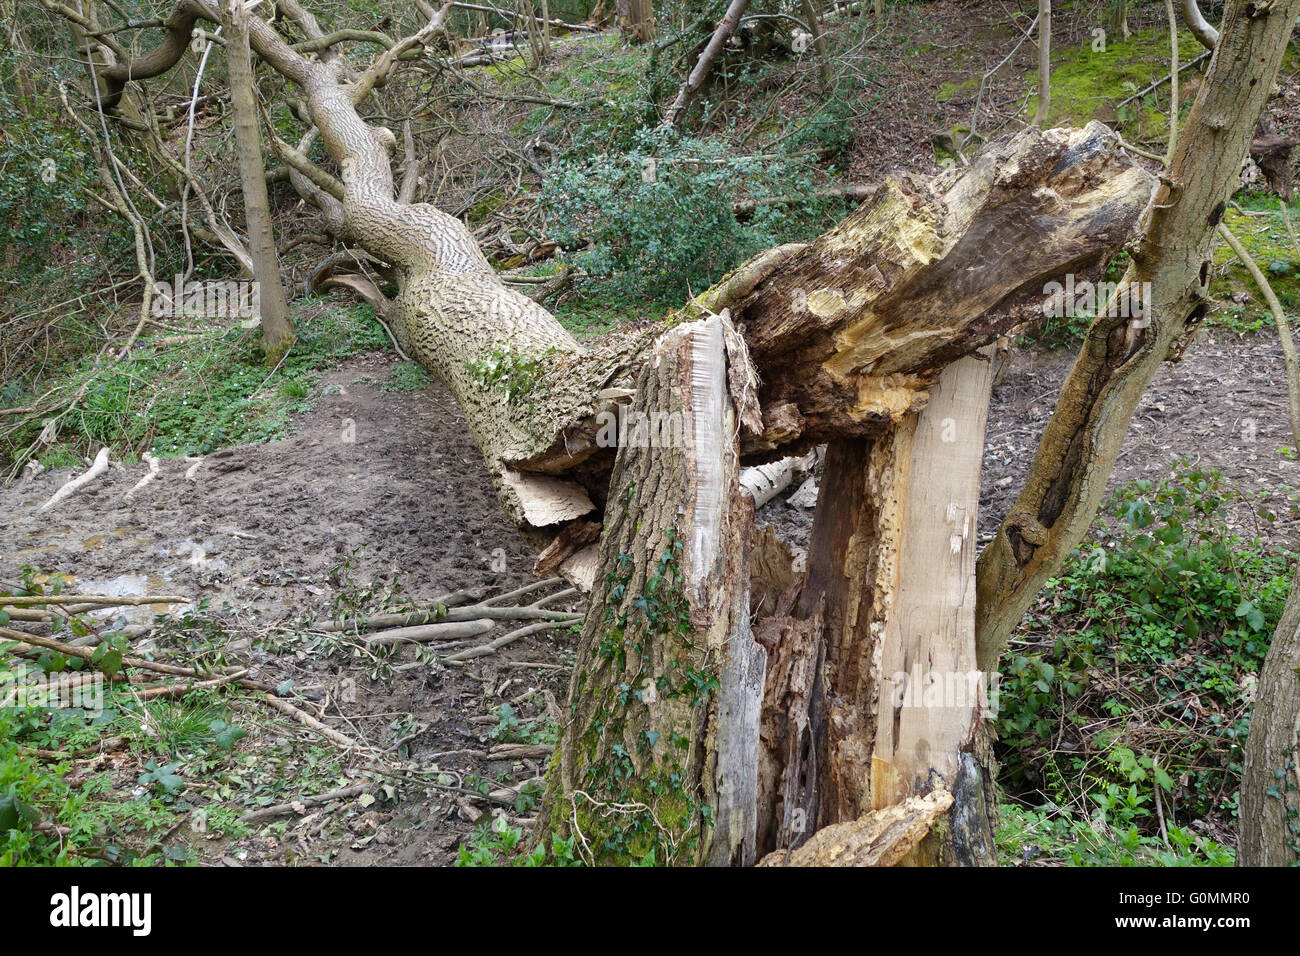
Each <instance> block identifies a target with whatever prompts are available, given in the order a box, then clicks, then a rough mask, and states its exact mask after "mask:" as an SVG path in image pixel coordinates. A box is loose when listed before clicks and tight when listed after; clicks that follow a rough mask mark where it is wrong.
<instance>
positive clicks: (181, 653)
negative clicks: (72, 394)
mask: <svg viewBox="0 0 1300 956" xmlns="http://www.w3.org/2000/svg"><path fill="white" fill-rule="evenodd" d="M23 574H24V579H23V582H22V585H21V586H20V587H16V588H14V589H13V591H12V592H6V594H9V593H12V594H20V595H21V594H28V595H35V594H45V595H56V594H58V593H60V589H61V588H62V587H63V579H62V578H61V577H60V576H58V575H57V574H54V575H51V574H48V573H38V572H37V571H36V570H34V569H32V568H25V569H23ZM38 581H40V582H43V583H37V582H38ZM0 597H3V595H0ZM8 623H9V622H8V621H7V620H5V619H3V612H0V625H4V624H8ZM97 629H98V630H97ZM92 631H96V633H97V634H98V636H99V638H100V643H99V645H98V647H99V648H101V650H99V651H98V652H97V653H96V655H95V657H94V659H93V660H92V661H89V662H88V661H83V660H81V659H80V658H75V657H66V656H63V655H61V654H59V653H56V652H52V651H42V652H40V653H39V654H31V655H26V656H24V655H21V654H19V653H17V652H16V650H15V645H14V644H13V643H12V642H9V641H4V640H0V866H101V865H115V866H123V865H127V866H166V865H185V864H190V863H195V862H200V861H203V860H211V859H213V858H219V857H220V856H221V855H222V854H224V853H227V852H232V853H236V854H239V853H241V852H242V851H240V850H239V849H237V846H238V845H239V841H242V840H244V839H245V838H248V837H251V836H254V835H257V834H259V833H264V834H267V835H269V836H272V837H283V835H284V831H285V827H286V825H287V822H286V820H285V818H278V819H270V820H264V821H259V822H252V821H250V822H242V821H241V820H240V817H241V816H242V815H243V814H245V813H246V812H248V811H250V810H255V809H259V808H263V807H267V806H270V805H272V804H280V803H285V802H287V801H290V800H294V799H301V798H302V797H303V796H307V795H311V794H314V793H321V792H325V791H330V790H334V789H338V788H339V787H342V786H347V785H349V783H355V781H349V779H348V777H347V775H346V773H345V768H344V765H343V762H342V758H341V757H340V755H339V753H338V752H337V751H335V750H331V749H330V748H329V747H326V746H323V745H321V744H319V743H317V742H316V741H315V740H314V739H313V738H308V739H302V738H301V737H300V735H299V734H298V732H297V730H295V729H294V728H293V726H292V725H291V723H286V721H287V718H283V717H281V716H279V715H278V714H274V713H273V712H269V711H267V710H266V708H265V707H264V705H261V704H259V703H258V701H257V700H256V695H251V694H250V692H247V691H243V690H240V689H239V688H238V687H237V686H234V685H230V686H227V687H224V688H221V689H200V690H193V691H190V692H189V693H186V694H184V695H183V696H180V697H178V698H176V699H166V698H155V699H148V700H141V699H140V698H139V697H138V696H137V695H138V693H139V692H140V691H141V690H143V689H145V688H146V687H148V686H149V685H148V684H141V683H139V681H138V679H137V680H133V682H132V683H124V682H122V681H121V677H122V674H123V670H122V663H123V661H122V656H123V652H124V651H126V650H128V645H127V641H126V639H125V637H124V636H123V635H122V634H121V632H120V631H117V630H114V629H113V628H112V626H111V622H110V626H105V625H104V623H103V622H102V621H93V620H90V619H88V618H84V617H80V616H73V617H65V618H60V619H58V620H57V621H56V622H55V623H54V633H55V634H56V635H59V634H60V633H65V632H66V633H68V634H73V635H83V634H89V633H91V632H92ZM153 637H154V640H155V641H156V646H157V649H156V650H155V651H154V656H155V657H164V658H168V657H170V658H173V659H174V660H175V661H176V662H177V663H185V664H187V665H189V666H195V667H196V668H197V669H198V670H199V671H200V673H202V674H210V673H213V672H215V669H216V668H218V667H221V666H223V665H226V664H227V663H229V662H228V661H227V658H226V651H225V648H226V645H227V643H228V640H229V633H228V619H227V618H226V617H225V615H224V614H222V613H218V612H215V611H212V610H210V609H209V608H207V607H206V606H205V605H200V606H199V607H198V608H196V609H195V610H194V611H192V612H189V613H186V614H183V615H180V616H176V617H159V618H157V619H156V620H155V629H154V632H153ZM73 682H76V683H75V685H74V684H73ZM52 683H56V684H57V685H61V686H63V687H64V688H65V689H64V690H63V692H62V693H61V694H59V695H57V696H49V695H48V694H47V695H46V696H41V693H40V687H41V686H42V684H43V685H44V687H46V688H47V689H48V688H49V687H50V686H51V684H52ZM74 686H75V689H73V687H74ZM282 692H284V693H288V692H289V691H288V689H286V688H282ZM340 825H343V824H342V821H341V820H340ZM286 852H287V851H286ZM282 862H293V861H292V860H291V859H288V858H287V857H286V859H285V860H283V861H282ZM322 862H328V860H324V861H322Z"/></svg>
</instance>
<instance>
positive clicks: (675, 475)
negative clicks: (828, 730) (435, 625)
mask: <svg viewBox="0 0 1300 956" xmlns="http://www.w3.org/2000/svg"><path fill="white" fill-rule="evenodd" d="M728 338H731V339H732V341H733V348H734V347H738V348H740V349H741V350H742V351H743V346H740V345H739V339H738V337H736V336H735V335H734V332H732V331H731V329H730V323H729V320H728V319H727V318H726V317H725V316H718V315H713V316H709V317H706V318H703V319H700V320H698V321H695V322H691V323H688V324H684V325H681V326H679V327H677V328H675V329H673V330H672V331H670V332H668V333H667V334H665V335H664V336H663V338H662V339H661V340H660V341H659V342H658V343H657V344H656V346H655V348H654V350H653V352H652V353H651V355H650V356H648V361H647V364H646V367H645V369H644V370H643V372H642V374H641V376H640V377H639V380H638V383H637V395H636V400H635V403H634V407H636V408H640V409H645V410H647V411H648V410H662V411H664V412H666V413H667V414H668V415H669V416H671V418H672V420H674V421H677V420H679V421H680V423H681V424H680V429H672V430H671V431H670V432H668V433H661V434H660V435H658V436H655V435H650V436H647V440H646V441H644V442H642V441H630V442H628V443H627V444H624V445H623V446H622V447H620V448H619V451H618V457H617V460H616V462H615V465H614V473H613V476H612V479H611V484H610V501H609V505H608V507H607V509H606V514H605V531H604V534H603V536H602V538H601V543H600V560H599V564H598V567H597V575H596V578H595V587H594V590H593V592H592V608H593V610H592V611H591V612H590V613H589V614H588V615H587V619H586V622H585V624H584V626H583V630H582V636H581V638H580V640H579V645H578V650H577V657H576V660H575V661H574V667H573V676H572V679H571V685H570V692H569V711H568V713H567V715H566V719H565V722H564V731H563V737H562V739H561V741H560V744H559V746H558V747H557V751H556V753H557V756H556V760H555V761H554V762H553V764H552V767H551V776H550V778H549V782H548V789H549V792H548V794H547V798H546V802H545V806H546V808H547V809H546V820H545V826H544V827H542V828H541V830H542V831H544V832H549V833H555V834H558V835H561V836H567V837H568V838H570V839H572V840H573V841H574V852H575V854H576V855H579V856H580V857H581V858H582V859H584V860H586V861H587V862H589V863H611V862H617V861H626V860H629V859H632V860H643V859H647V858H648V859H652V860H654V861H655V862H657V863H698V862H709V863H718V864H730V863H736V864H749V863H753V862H754V861H755V860H756V854H755V798H754V795H755V791H756V789H757V780H758V710H759V702H760V698H761V695H762V688H763V669H764V654H763V650H762V648H760V647H759V646H758V645H757V644H756V643H755V642H754V639H753V636H752V635H751V633H750V627H749V586H748V585H749V582H748V579H747V577H746V574H747V571H746V568H747V561H746V552H747V550H748V536H749V534H750V532H751V530H752V526H753V520H752V515H753V505H752V502H751V501H750V499H749V497H748V495H746V494H744V493H743V492H742V490H741V486H740V482H739V455H738V452H737V448H736V442H735V441H734V439H733V437H732V436H733V435H734V434H735V433H736V431H737V429H738V428H739V427H740V414H739V412H738V410H737V404H736V402H734V401H733V399H732V396H731V393H730V391H729V383H728V356H727V344H726V340H727V339H728ZM677 437H680V441H677V440H676V439H677ZM665 438H667V439H668V440H666V441H665V440H663V439H665Z"/></svg>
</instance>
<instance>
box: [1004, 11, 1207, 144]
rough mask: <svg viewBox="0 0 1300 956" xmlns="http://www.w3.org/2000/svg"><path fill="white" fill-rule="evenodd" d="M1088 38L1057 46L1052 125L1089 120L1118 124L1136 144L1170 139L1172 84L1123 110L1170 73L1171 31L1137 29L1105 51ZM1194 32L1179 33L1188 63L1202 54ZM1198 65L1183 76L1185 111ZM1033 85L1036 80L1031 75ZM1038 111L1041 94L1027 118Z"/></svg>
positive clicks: (1181, 50)
mask: <svg viewBox="0 0 1300 956" xmlns="http://www.w3.org/2000/svg"><path fill="white" fill-rule="evenodd" d="M1091 44H1092V40H1091V37H1089V38H1088V40H1087V42H1084V43H1078V44H1069V45H1064V44H1062V45H1056V46H1053V48H1052V81H1051V82H1052V100H1051V104H1050V105H1049V107H1048V122H1047V125H1048V126H1083V125H1084V124H1086V123H1087V122H1089V121H1090V120H1094V119H1097V120H1101V121H1102V122H1105V123H1110V124H1112V125H1117V126H1118V127H1119V128H1120V130H1121V131H1122V132H1123V134H1124V136H1125V137H1126V138H1127V139H1129V140H1130V141H1132V142H1136V143H1141V142H1146V143H1159V142H1161V141H1163V140H1165V139H1167V138H1168V135H1169V124H1168V110H1169V87H1168V85H1163V86H1160V87H1157V88H1156V89H1155V90H1153V91H1151V92H1150V93H1148V94H1146V95H1145V96H1143V97H1142V98H1141V100H1135V101H1133V102H1132V103H1128V104H1126V105H1125V106H1123V107H1120V108H1119V110H1118V111H1117V110H1116V105H1117V104H1118V103H1119V102H1120V101H1121V100H1123V99H1125V98H1127V97H1129V96H1132V95H1133V94H1134V93H1136V92H1138V91H1139V90H1141V89H1144V88H1145V87H1146V86H1148V85H1149V84H1150V83H1152V82H1153V81H1155V80H1157V79H1159V78H1160V77H1162V76H1164V75H1165V74H1166V73H1168V72H1169V31H1168V29H1167V28H1163V27H1152V28H1149V29H1145V30H1137V31H1135V32H1134V33H1133V35H1132V36H1131V37H1130V38H1129V39H1128V40H1127V41H1123V40H1118V39H1116V38H1113V37H1108V39H1107V44H1106V51H1105V52H1104V53H1102V52H1094V50H1093V49H1092V45H1091ZM1202 49H1203V48H1202V47H1201V45H1200V44H1199V43H1198V42H1197V40H1196V38H1195V37H1194V36H1192V34H1191V33H1189V32H1187V31H1185V30H1180V31H1179V34H1178V50H1179V58H1180V60H1181V61H1182V62H1183V63H1186V62H1187V60H1189V59H1191V58H1192V57H1194V56H1198V55H1199V54H1200V53H1201V52H1202ZM1198 69H1199V68H1193V69H1192V70H1189V71H1186V72H1184V73H1182V74H1181V77H1180V80H1181V82H1180V86H1179V90H1180V93H1181V94H1182V95H1180V101H1181V103H1182V112H1183V113H1184V114H1185V113H1186V110H1187V109H1188V108H1189V107H1190V104H1191V100H1192V97H1191V96H1188V95H1186V92H1187V90H1186V87H1187V86H1188V84H1189V82H1191V81H1197V80H1199V75H1200V74H1199V72H1198ZM1029 82H1030V83H1031V84H1032V83H1034V82H1036V78H1034V77H1031V78H1030V81H1029ZM1037 109H1038V96H1037V94H1034V95H1032V96H1030V98H1029V103H1028V105H1027V107H1026V116H1027V117H1032V116H1033V115H1034V113H1035V111H1036V110H1037Z"/></svg>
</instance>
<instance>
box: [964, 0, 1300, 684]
mask: <svg viewBox="0 0 1300 956" xmlns="http://www.w3.org/2000/svg"><path fill="white" fill-rule="evenodd" d="M1297 13H1300V0H1287V2H1284V3H1278V4H1273V5H1271V6H1265V5H1262V4H1258V3H1249V2H1238V3H1233V4H1231V5H1229V6H1228V8H1227V10H1226V11H1225V13H1224V18H1223V25H1222V31H1221V38H1220V41H1219V46H1218V47H1217V49H1216V51H1215V54H1214V57H1213V59H1212V60H1211V62H1210V69H1209V72H1208V74H1207V76H1206V79H1205V82H1204V83H1203V84H1202V85H1201V88H1200V91H1199V93H1198V94H1197V97H1196V102H1195V103H1194V104H1193V106H1192V111H1191V114H1190V115H1189V116H1188V119H1187V125H1186V127H1185V128H1184V129H1183V132H1182V135H1181V136H1180V138H1179V141H1178V145H1177V148H1176V150H1175V152H1174V158H1173V163H1172V164H1171V165H1170V168H1169V172H1168V174H1167V175H1166V177H1165V178H1163V179H1162V180H1161V185H1160V188H1159V191H1158V192H1157V194H1156V197H1155V203H1154V204H1153V206H1152V208H1151V211H1150V219H1149V225H1148V226H1147V229H1146V234H1145V236H1144V237H1143V239H1142V241H1141V242H1140V243H1138V245H1137V247H1136V248H1135V249H1134V250H1133V263H1132V265H1131V266H1130V267H1129V270H1128V272H1127V273H1126V274H1125V276H1124V278H1123V279H1122V280H1121V282H1120V288H1119V289H1118V290H1117V291H1116V293H1115V295H1114V296H1113V297H1112V299H1111V302H1110V303H1108V307H1107V308H1106V309H1102V310H1099V314H1098V317H1097V318H1096V320H1095V321H1094V322H1093V324H1092V327H1091V328H1090V329H1089V330H1088V333H1087V336H1086V337H1085V339H1084V342H1083V345H1082V347H1081V348H1080V350H1079V357H1078V358H1077V359H1076V360H1075V364H1074V367H1073V368H1072V369H1071V370H1070V374H1069V376H1068V377H1067V378H1066V381H1065V384H1064V385H1063V386H1062V387H1061V396H1060V399H1059V401H1058V403H1057V407H1056V409H1055V411H1054V412H1053V413H1052V417H1051V419H1050V420H1049V422H1048V424H1047V427H1046V429H1045V430H1044V432H1043V436H1042V438H1041V439H1040V441H1039V445H1038V451H1037V453H1036V455H1035V457H1034V463H1033V465H1032V466H1031V468H1030V471H1029V475H1028V477H1027V478H1026V479H1025V484H1024V487H1023V488H1022V489H1021V492H1020V495H1019V497H1018V498H1017V499H1016V503H1015V504H1014V505H1012V507H1011V510H1010V512H1009V513H1008V514H1007V517H1006V518H1005V519H1004V520H1003V522H1002V525H1001V527H1000V528H999V530H998V534H997V536H996V537H994V539H993V540H992V541H991V542H989V544H988V546H987V547H985V549H984V551H983V552H982V553H981V554H980V557H979V564H978V568H977V574H978V606H977V609H976V626H977V643H978V646H979V666H980V667H981V668H982V669H984V670H986V671H993V670H995V669H996V668H997V664H998V657H999V656H1000V654H1001V651H1002V648H1003V646H1004V645H1005V643H1006V640H1007V638H1008V636H1009V635H1010V634H1011V632H1012V630H1013V629H1014V628H1015V626H1016V625H1017V624H1018V623H1019V622H1020V620H1021V619H1022V618H1023V616H1024V614H1025V611H1026V610H1028V608H1029V606H1030V604H1031V603H1032V602H1033V600H1034V597H1035V595H1036V594H1037V593H1038V590H1039V588H1041V587H1042V586H1043V583H1044V582H1045V581H1046V580H1047V579H1048V578H1050V577H1052V576H1053V575H1055V574H1056V572H1057V571H1058V570H1060V567H1061V565H1062V564H1063V563H1064V561H1065V559H1066V558H1067V557H1069V555H1070V552H1071V551H1073V550H1074V548H1075V547H1076V546H1077V545H1078V544H1079V542H1080V541H1082V540H1083V537H1084V535H1085V534H1086V533H1087V531H1088V527H1089V525H1091V524H1092V519H1093V517H1094V516H1095V515H1096V513H1097V508H1098V506H1099V505H1100V503H1101V499H1102V496H1103V495H1104V494H1105V491H1106V483H1107V480H1108V479H1109V477H1110V473H1111V471H1112V470H1113V468H1114V465H1115V459H1116V457H1117V456H1118V455H1119V451H1120V448H1121V447H1122V446H1123V443H1124V437H1125V435H1126V434H1127V432H1128V427H1129V422H1130V421H1131V420H1132V417H1133V412H1134V410H1135V409H1136V407H1137V403H1138V400H1139V399H1140V398H1141V396H1142V393H1143V392H1144V391H1145V390H1146V387H1147V385H1148V383H1150V381H1151V377H1152V376H1153V375H1154V374H1155V372H1156V370H1157V369H1158V368H1159V367H1160V366H1161V365H1162V364H1163V363H1164V362H1165V361H1166V360H1170V359H1172V360H1176V359H1177V358H1178V357H1179V356H1181V354H1182V352H1183V350H1184V349H1185V348H1186V347H1187V345H1188V343H1189V342H1190V341H1191V338H1192V336H1193V335H1194V334H1195V332H1196V331H1197V329H1198V328H1199V326H1200V321H1201V319H1202V317H1203V316H1204V314H1205V312H1206V310H1207V306H1206V298H1207V295H1208V289H1209V283H1210V274H1211V271H1212V269H1213V268H1214V264H1213V261H1212V259H1211V249H1212V245H1213V239H1214V231H1215V228H1216V226H1217V225H1218V224H1219V221H1220V220H1221V219H1222V218H1223V213H1224V210H1225V209H1226V208H1227V199H1228V197H1229V195H1230V194H1231V192H1232V191H1233V189H1234V188H1235V185H1236V182H1237V179H1238V174H1239V172H1240V167H1241V157H1243V156H1245V155H1246V151H1247V149H1248V148H1249V146H1250V140H1251V134H1252V132H1253V131H1254V129H1255V124H1256V122H1257V121H1258V119H1259V114H1260V111H1261V110H1262V109H1263V107H1264V104H1265V102H1266V101H1267V100H1268V97H1269V91H1270V90H1271V89H1272V86H1273V81H1274V79H1275V77H1276V76H1277V70H1278V67H1279V65H1280V64H1281V61H1282V54H1283V53H1284V52H1285V50H1286V45H1287V41H1288V40H1289V38H1290V35H1291V27H1292V24H1294V23H1295V18H1296V14H1297ZM1125 302H1128V303H1129V306H1130V307H1129V308H1123V307H1122V306H1123V304H1124V303H1125ZM1134 303H1139V304H1140V305H1139V307H1138V308H1137V309H1135V308H1133V307H1132V306H1133V304H1134Z"/></svg>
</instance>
